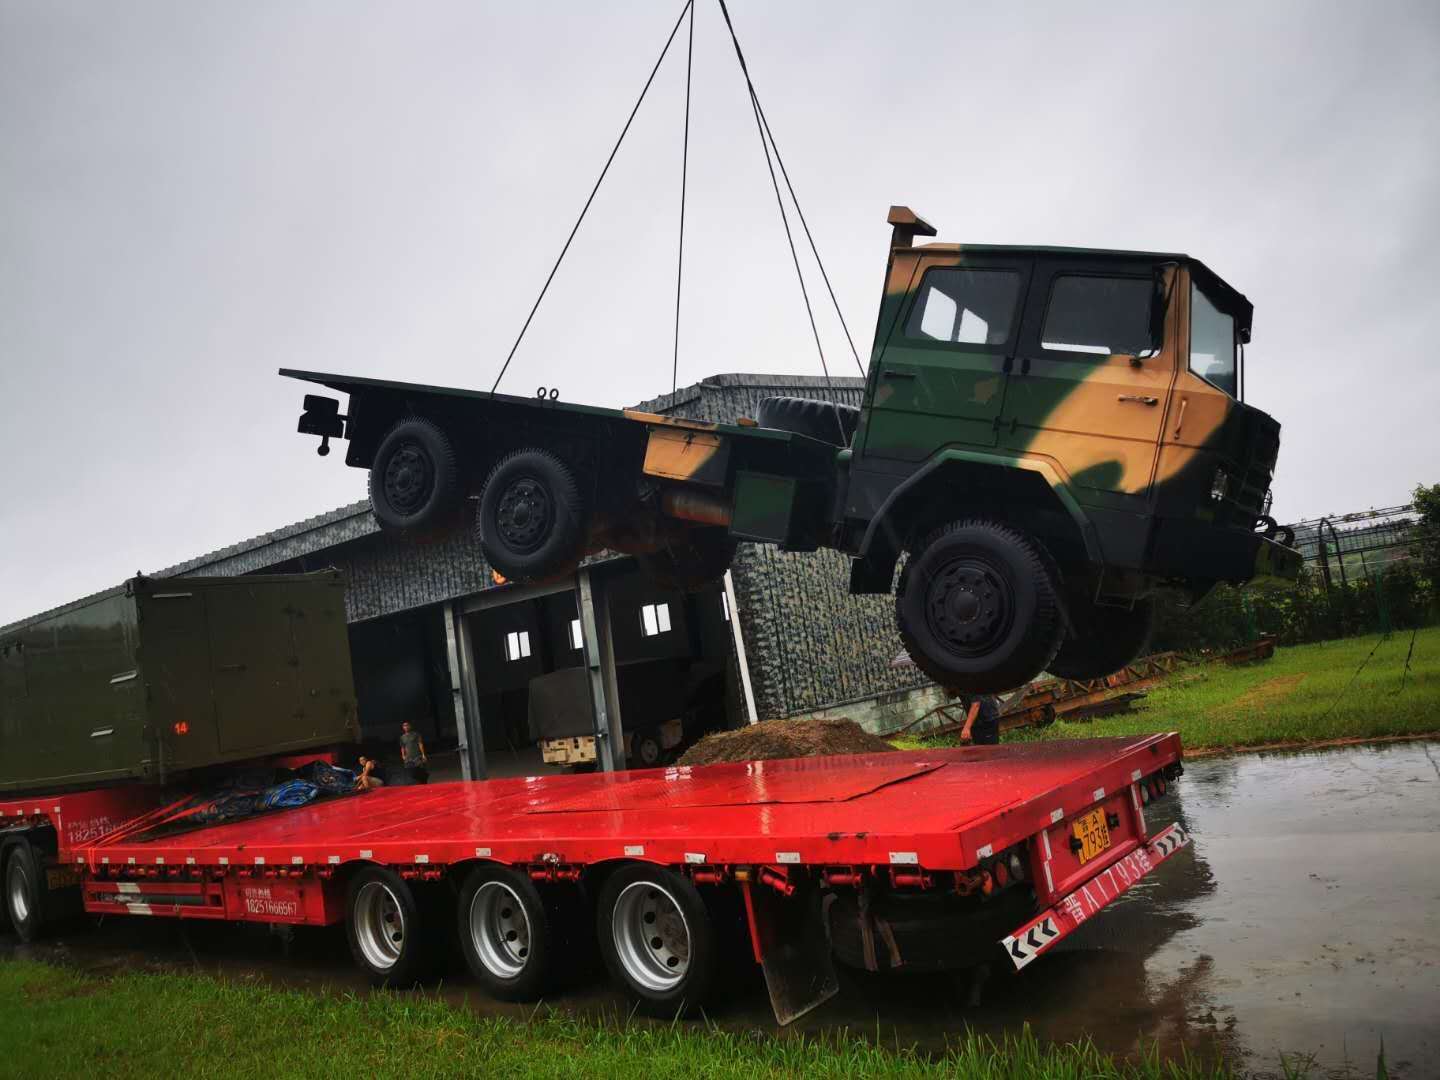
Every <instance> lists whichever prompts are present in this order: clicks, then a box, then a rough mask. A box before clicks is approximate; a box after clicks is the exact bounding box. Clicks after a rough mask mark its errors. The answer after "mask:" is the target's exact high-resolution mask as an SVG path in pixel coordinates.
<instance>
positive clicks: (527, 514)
mask: <svg viewBox="0 0 1440 1080" xmlns="http://www.w3.org/2000/svg"><path fill="white" fill-rule="evenodd" d="M496 517H497V519H498V520H497V524H498V525H499V527H500V537H501V539H502V540H504V541H505V546H506V547H508V548H510V549H511V550H513V551H533V550H534V549H535V548H537V547H539V546H540V544H541V543H542V542H543V541H544V539H545V537H546V535H547V534H548V533H549V531H550V519H551V512H550V494H549V492H548V491H547V490H546V488H545V486H544V485H543V484H541V483H539V482H538V481H536V480H532V479H531V478H529V477H521V478H520V479H518V480H514V481H512V482H511V483H510V486H509V487H507V488H506V489H505V491H504V492H503V493H502V494H501V496H500V508H499V510H498V511H497V513H496Z"/></svg>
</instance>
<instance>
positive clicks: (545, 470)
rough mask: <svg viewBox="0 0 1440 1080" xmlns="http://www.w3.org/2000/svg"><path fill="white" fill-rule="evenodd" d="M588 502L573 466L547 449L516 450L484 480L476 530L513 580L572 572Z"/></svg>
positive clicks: (496, 564) (491, 558) (489, 556)
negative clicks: (581, 490) (577, 481)
mask: <svg viewBox="0 0 1440 1080" xmlns="http://www.w3.org/2000/svg"><path fill="white" fill-rule="evenodd" d="M585 525H586V522H585V500H584V498H583V497H582V496H581V494H580V486H579V484H577V483H576V481H575V474H574V472H572V471H571V469H570V467H569V466H568V465H566V464H565V462H563V461H561V460H560V459H559V458H558V457H556V456H555V455H554V454H552V453H550V451H548V450H539V449H534V448H531V449H527V450H516V451H515V452H514V453H512V454H507V455H506V456H505V457H503V458H501V459H500V462H499V464H497V465H496V466H495V468H494V469H492V470H491V472H490V476H489V478H488V479H487V480H486V481H485V490H484V491H483V492H482V493H481V495H480V510H479V515H478V517H477V518H476V522H475V530H476V533H477V534H478V537H479V540H480V549H481V551H483V552H484V554H485V559H486V561H488V562H489V563H490V565H491V567H492V568H494V569H495V570H497V571H499V572H500V573H501V574H502V575H504V576H505V577H506V578H507V579H509V580H510V581H516V582H531V581H545V580H549V579H551V578H556V577H560V576H563V575H565V574H568V573H571V572H573V571H574V569H575V567H576V566H577V565H579V562H580V556H581V555H582V554H584V547H585Z"/></svg>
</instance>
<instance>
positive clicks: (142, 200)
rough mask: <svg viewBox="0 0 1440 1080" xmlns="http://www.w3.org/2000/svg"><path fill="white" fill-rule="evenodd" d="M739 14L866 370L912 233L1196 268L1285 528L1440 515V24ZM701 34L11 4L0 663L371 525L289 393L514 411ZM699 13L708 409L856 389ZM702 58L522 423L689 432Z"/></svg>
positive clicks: (699, 309) (745, 9)
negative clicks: (678, 398)
mask: <svg viewBox="0 0 1440 1080" xmlns="http://www.w3.org/2000/svg"><path fill="white" fill-rule="evenodd" d="M731 6H732V12H733V14H734V17H735V21H736V24H737V28H738V30H739V32H740V35H741V41H742V43H743V44H744V46H745V48H746V53H747V58H748V59H749V61H750V66H751V71H752V73H753V75H754V77H755V80H756V84H757V86H758V88H759V91H760V94H761V98H762V101H763V102H764V103H765V105H766V110H767V112H768V114H769V117H770V120H771V124H772V126H773V128H774V130H775V134H776V137H777V138H778V139H779V141H780V147H781V151H782V153H783V154H784V155H785V159H786V162H787V164H788V165H789V167H790V170H791V174H792V177H793V179H794V180H795V183H796V185H797V187H798V189H799V191H800V195H801V198H802V200H803V203H804V206H805V209H806V212H807V215H808V216H809V218H810V221H811V225H812V227H813V229H814V231H815V233H816V237H817V240H818V241H819V243H820V245H821V252H822V255H824V257H825V258H826V262H827V266H828V268H829V270H830V273H831V277H832V280H833V281H834V283H835V286H836V289H837V291H838V293H839V296H840V300H841V303H842V305H843V307H844V310H845V313H846V317H847V318H848V319H849V320H850V324H851V327H852V330H854V331H855V333H856V335H857V338H858V339H861V340H860V341H859V344H860V345H861V349H862V355H863V353H864V349H865V348H866V346H868V342H869V338H870V334H871V331H872V328H873V323H874V317H875V309H876V304H877V301H878V297H879V289H880V285H881V277H882V271H883V265H884V257H885V245H886V240H887V236H888V229H887V226H886V225H885V220H884V219H885V213H886V209H887V207H888V206H889V205H890V204H891V203H906V204H909V205H910V206H912V207H914V208H915V209H916V210H917V211H919V212H920V213H922V214H924V215H926V216H927V217H928V218H929V219H930V220H931V221H933V222H935V223H936V224H937V225H938V226H939V227H940V231H941V235H940V238H941V239H944V240H961V241H971V242H993V243H1054V244H1078V245H1094V246H1104V247H1121V248H1144V249H1160V250H1181V251H1187V252H1190V253H1192V254H1195V255H1198V256H1200V257H1202V258H1204V259H1205V260H1206V261H1207V262H1208V263H1209V264H1210V265H1211V266H1212V267H1214V268H1216V269H1217V270H1218V271H1219V272H1220V273H1221V274H1222V275H1223V276H1225V277H1226V278H1227V279H1228V280H1229V281H1230V282H1232V283H1233V284H1234V285H1235V286H1236V287H1237V288H1239V289H1241V290H1242V291H1243V292H1245V293H1246V294H1247V295H1248V296H1249V297H1250V298H1251V300H1252V301H1254V303H1255V305H1256V316H1255V339H1254V342H1253V344H1252V346H1251V348H1250V350H1249V363H1250V366H1249V374H1248V396H1249V399H1250V401H1251V402H1252V403H1254V404H1256V405H1258V406H1259V407H1261V408H1263V409H1266V410H1267V411H1269V412H1271V413H1273V414H1275V415H1276V416H1277V417H1278V418H1279V419H1280V421H1281V422H1282V424H1283V425H1284V436H1283V447H1282V451H1281V458H1280V467H1279V472H1278V475H1277V478H1276V513H1277V516H1279V517H1281V518H1282V519H1294V518H1298V517H1301V516H1314V515H1318V514H1321V513H1328V512H1338V511H1344V510H1350V509H1355V508H1361V507H1366V506H1371V505H1375V506H1380V505H1387V504H1393V503H1397V502H1403V501H1405V500H1406V498H1407V497H1408V492H1409V490H1410V489H1411V488H1412V487H1413V486H1414V485H1415V484H1416V483H1418V482H1421V481H1425V482H1436V481H1440V423H1437V414H1436V406H1437V403H1440V363H1437V360H1436V358H1435V357H1434V355H1433V352H1434V349H1433V343H1434V341H1435V336H1436V335H1435V331H1434V328H1433V326H1432V325H1431V320H1432V319H1433V317H1434V315H1433V313H1434V310H1435V302H1434V299H1433V296H1434V290H1435V288H1436V282H1437V280H1440V275H1437V270H1440V7H1437V6H1436V5H1435V4H1434V3H1433V2H1428V3H1426V2H1421V3H1366V4H1360V3H1354V4H1347V5H1331V4H1320V3H1294V4H1290V3H1261V4H1254V3H1247V4H1236V5H1226V4H1216V3H1207V4H1203V5H1202V4H1188V5H1177V4H1163V3H1162V4H1157V3H1154V2H1149V3H1145V4H1126V5H1121V4H1105V5H1096V4H1086V5H1077V4H1056V5H1048V4H1045V5H1042V4H1012V3H993V4H991V3H963V2H962V3H957V2H954V0H949V2H940V3H920V2H914V3H897V2H894V0H890V2H886V3H883V4H882V3H872V4H858V3H857V4H847V5H840V4H836V3H798V2H797V3H783V4H777V3H761V2H758V0H732V5H731ZM679 8H680V5H679V3H677V2H673V0H667V2H665V3H607V4H589V3H528V4H515V3H478V2H470V3H450V2H439V0H429V2H425V3H417V4H401V3H364V2H355V0H344V2H341V0H333V2H308V3H294V4H285V3H273V2H271V3H228V4H220V3H197V2H194V0H183V2H182V0H172V2H127V3H117V2H111V0H106V2H87V3H77V2H55V0H0V432H3V435H4V441H3V450H4V453H5V454H6V457H7V461H6V465H5V467H4V468H3V469H0V475H3V477H4V482H3V486H0V540H3V553H4V554H3V558H0V623H3V622H6V621H8V620H10V619H12V618H17V617H21V616H24V615H27V614H30V613H32V612H34V611H37V610H40V609H42V608H45V607H49V606H52V605H54V604H57V603H62V602H64V601H67V600H70V599H73V598H75V597H78V596H80V595H82V594H84V593H87V592H90V591H94V590H96V589H99V588H104V587H107V586H110V585H113V584H116V583H118V582H119V581H120V580H122V579H123V578H124V577H126V576H128V575H129V574H131V573H133V572H135V571H136V570H142V569H143V570H154V569H158V568H160V567H163V566H166V565H169V564H171V563H174V562H178V561H180V560H182V559H185V558H188V557H191V556H193V555H196V554H199V553H202V552H204V551H208V550H210V549H213V548H216V547H220V546H223V545H226V544H229V543H233V542H235V541H237V540H239V539H242V538H244V537H248V536H251V535H254V534H256V533H259V532H263V531H266V530H268V529H272V528H276V527H278V526H281V525H285V524H287V523H289V522H292V521H295V520H297V519H300V518H303V517H307V516H310V515H313V514H316V513H319V512H322V511H324V510H327V509H330V508H333V507H335V506H337V505H340V504H342V503H345V502H349V501H353V500H355V499H358V498H361V497H363V494H364V490H365V486H364V475H363V474H362V473H361V472H360V471H358V470H353V469H347V468H345V467H344V465H343V464H342V461H341V459H340V457H339V456H338V455H335V456H331V457H330V458H327V459H321V458H319V457H317V456H316V455H315V453H314V449H313V440H311V439H303V438H301V437H300V436H298V435H295V434H294V425H295V419H296V416H297V413H298V406H299V403H300V397H301V395H302V393H303V389H302V387H301V386H300V384H298V383H292V382H289V381H288V380H282V379H280V378H278V377H277V376H276V375H275V369H276V368H278V367H281V366H294V367H302V368H314V369H319V370H330V371H340V372H347V373H352V374H361V375H371V376H377V377H383V378H394V379H406V380H415V381H425V382H434V383H440V384H446V385H457V386H479V387H488V386H489V384H490V381H491V379H492V378H493V377H494V375H495V373H496V371H497V370H498V368H499V365H500V362H501V361H502V360H503V358H504V355H505V352H506V351H507V350H508V348H509V345H510V342H511V341H512V340H513V338H514V335H515V333H516V332H517V330H518V328H519V326H520V323H521V321H522V320H523V318H524V314H525V312H526V310H527V309H528V307H529V304H530V302H531V301H532V300H533V298H534V296H535V293H536V291H537V290H538V288H539V286H540V283H541V282H542V281H543V279H544V276H545V273H546V272H547V270H548V269H549V264H550V262H551V260H552V259H553V258H554V256H555V253H556V252H557V251H558V250H559V246H560V244H561V243H562V241H563V240H564V237H565V234H566V232H567V231H568V229H569V227H570V225H571V223H572V222H573V219H574V216H575V214H576V213H577V212H578V210H579V207H580V205H581V203H582V202H583V199H584V197H585V195H586V193H587V192H588V190H589V187H590V184H591V183H592V182H593V179H594V177H595V175H596V173H597V171H598V169H599V167H600V165H601V163H602V162H603V160H604V155H605V154H606V152H607V151H608V149H609V146H610V144H611V142H612V141H613V140H614V138H615V135H616V134H617V132H618V130H619V127H620V124H621V123H622V121H623V119H624V116H625V114H626V112H627V111H628V110H629V108H630V105H631V104H632V103H633V100H634V97H635V95H636V94H637V93H638V91H639V87H640V84H641V82H642V81H643V79H644V76H645V74H646V72H647V71H648V69H649V66H650V64H651V62H652V61H653V59H654V57H655V55H656V54H657V52H658V50H659V47H660V45H661V43H662V42H663V40H664V36H665V34H666V33H667V32H668V30H669V26H670V24H671V22H672V21H673V19H674V17H675V15H676V14H677V13H678V11H679ZM698 12H699V14H698V21H697V25H696V43H695V93H694V105H693V115H692V127H691V161H690V173H691V186H690V196H689V223H688V233H687V249H688V250H687V255H688V258H687V270H686V278H687V293H686V297H685V308H684V317H683V321H682V329H681V334H682V337H681V352H680V378H681V382H682V383H684V382H687V381H694V380H696V379H698V378H700V377H702V376H705V375H709V374H712V373H716V372H725V371H751V372H791V373H818V363H817V360H816V358H815V353H814V348H813V346H812V344H811V343H810V340H809V331H808V327H807V325H806V323H805V319H804V314H803V311H802V309H801V307H800V305H799V302H798V293H797V288H796V285H795V281H794V277H793V272H792V270H791V267H790V265H789V256H788V254H787V253H786V251H785V249H784V246H783V238H782V234H781V233H780V229H779V224H778V218H777V215H776V210H775V206H774V201H773V196H772V194H771V192H770V190H769V187H768V183H769V181H768V178H767V176H766V173H765V168H764V163H763V160H762V158H761V157H760V154H759V149H758V143H757V139H756V135H755V132H754V129H753V126H751V125H752V121H751V118H750V115H749V112H748V109H747V106H746V101H745V98H744V95H743V84H742V83H741V81H740V78H739V74H738V70H737V67H736V64H735V60H734V56H733V53H731V52H730V51H729V44H728V39H727V38H725V37H724V33H723V25H722V23H721V20H720V17H719V12H718V9H717V7H716V6H715V5H714V3H713V2H712V0H700V2H699V6H698ZM680 59H681V57H680V56H678V55H677V56H675V57H673V58H672V60H671V61H670V62H669V64H668V65H667V69H666V70H664V71H662V73H661V75H660V77H659V78H658V79H657V82H656V85H655V87H654V89H653V91H652V99H651V100H650V101H648V102H647V104H646V106H645V108H644V110H642V112H641V114H640V117H639V118H638V119H637V121H636V126H635V128H634V129H633V130H632V133H631V138H630V140H629V141H627V143H626V145H625V147H624V149H623V150H622V151H621V156H620V158H619V159H618V160H617V163H616V165H615V167H614V168H613V170H612V173H611V177H610V180H609V181H608V183H607V185H606V187H605V188H604V189H603V190H602V192H601V194H600V197H599V199H598V200H597V202H596V205H595V207H594V209H593V210H592V216H591V218H590V219H589V220H587V222H586V225H585V228H584V229H583V230H582V231H581V233H580V236H579V238H578V239H577V241H576V245H575V247H574V249H573V250H572V252H571V256H570V258H569V259H568V260H567V262H566V264H565V266H564V267H563V268H562V270H561V272H560V275H559V277H558V278H557V280H556V283H555V285H554V286H553V288H552V290H551V294H550V296H549V298H548V299H547V301H546V304H545V306H544V307H542V309H541V312H540V315H539V316H538V317H537V320H536V323H535V325H534V326H533V328H532V330H531V332H530V334H529V336H528V337H527V339H526V341H525V344H524V345H523V346H522V348H521V351H520V353H519V355H518V357H517V359H516V364H515V367H514V368H513V369H512V372H511V374H510V376H508V377H507V380H506V382H505V383H504V384H503V387H502V388H504V389H508V390H511V391H514V392H520V393H528V392H530V391H531V390H532V389H533V388H534V387H535V386H536V385H538V384H545V385H547V386H559V387H560V389H561V392H562V394H563V396H564V397H565V398H566V399H567V400H572V401H585V402H591V403H596V404H604V405H624V404H629V403H633V402H634V401H637V400H640V399H643V398H646V397H650V396H653V395H654V394H656V393H659V392H662V391H665V390H668V389H669V383H670V350H671V319H672V304H673V292H672V290H673V274H674V243H675V219H676V204H677V198H678V191H679V163H680V162H679V137H680V116H681V88H682V85H683V71H684V69H683V65H682V64H681V63H679V60H680ZM823 329H824V332H825V335H826V340H827V344H828V345H829V348H830V356H831V357H832V370H835V371H838V372H844V373H853V361H851V360H850V359H849V358H848V355H847V353H846V351H845V350H844V347H843V339H842V338H841V337H840V335H839V333H838V328H837V326H836V324H835V322H834V320H833V318H830V317H827V318H826V319H825V321H824V323H823Z"/></svg>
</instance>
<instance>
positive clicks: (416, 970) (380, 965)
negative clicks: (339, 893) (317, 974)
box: [345, 866, 435, 989]
mask: <svg viewBox="0 0 1440 1080" xmlns="http://www.w3.org/2000/svg"><path fill="white" fill-rule="evenodd" d="M430 923H431V921H430V920H427V919H426V913H425V912H423V911H422V910H421V906H420V904H419V902H418V901H417V899H416V896H415V893H414V891H413V890H412V889H411V888H410V886H409V884H408V883H407V882H405V881H404V880H403V879H402V878H401V877H400V875H399V874H397V873H395V872H394V871H393V870H388V869H386V868H385V867H382V866H366V867H364V868H362V869H361V870H358V871H356V873H355V875H354V876H353V877H352V878H351V879H350V884H349V886H348V887H347V888H346V890H345V937H346V939H347V940H348V941H349V943H350V953H351V955H352V956H354V957H355V963H356V964H358V965H359V967H360V969H361V970H362V971H364V972H365V974H366V975H367V976H369V978H370V982H371V985H373V986H376V987H381V988H389V989H402V988H406V987H410V986H414V985H415V984H416V983H419V982H423V981H424V980H425V979H426V978H427V977H428V976H429V975H430V973H431V970H432V965H433V963H434V960H435V956H434V950H433V949H432V948H431V941H432V939H433V938H434V936H435V927H434V925H431V924H430Z"/></svg>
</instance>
